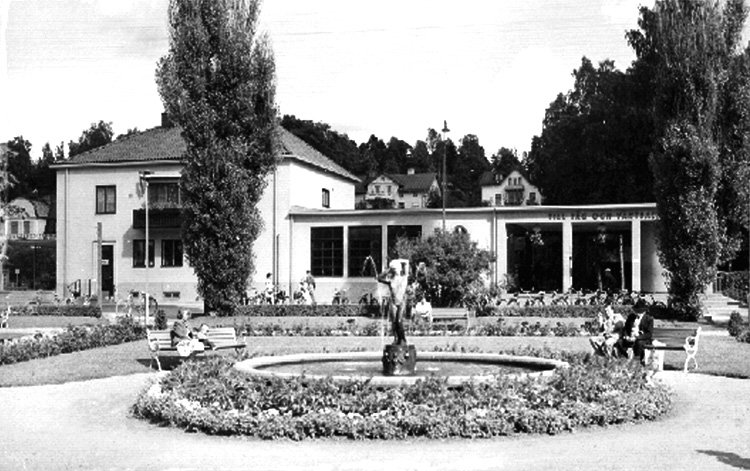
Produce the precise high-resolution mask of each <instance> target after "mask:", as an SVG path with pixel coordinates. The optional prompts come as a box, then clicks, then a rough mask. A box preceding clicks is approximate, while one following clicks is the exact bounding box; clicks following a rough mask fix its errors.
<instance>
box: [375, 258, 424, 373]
mask: <svg viewBox="0 0 750 471" xmlns="http://www.w3.org/2000/svg"><path fill="white" fill-rule="evenodd" d="M408 265H409V262H408V261H407V260H393V261H391V263H389V264H388V270H386V271H385V272H383V273H381V274H380V275H378V282H379V283H383V284H385V285H387V286H388V292H389V295H390V296H389V298H388V305H387V309H388V318H389V319H390V321H391V333H392V334H393V344H391V345H386V346H385V348H384V349H383V374H384V375H385V376H398V375H413V374H414V371H415V368H416V362H417V350H416V348H415V347H414V345H407V342H406V334H405V333H404V316H405V314H406V302H407V299H406V289H407V287H408V276H407V273H408Z"/></svg>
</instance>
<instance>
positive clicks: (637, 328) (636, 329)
mask: <svg viewBox="0 0 750 471" xmlns="http://www.w3.org/2000/svg"><path fill="white" fill-rule="evenodd" d="M633 311H634V312H633V313H632V314H631V315H629V316H628V319H627V320H626V321H625V327H624V328H623V336H622V337H621V338H620V342H619V343H618V347H619V348H620V351H621V352H622V353H623V355H625V356H627V352H628V350H629V349H631V348H632V349H633V356H634V357H635V358H638V360H639V361H640V362H641V364H644V362H645V353H646V346H647V345H650V344H651V340H652V338H653V333H654V318H653V317H651V316H650V315H649V314H648V313H647V312H646V311H648V306H647V305H646V302H645V301H644V300H642V299H641V300H639V301H638V302H637V303H636V304H635V306H633Z"/></svg>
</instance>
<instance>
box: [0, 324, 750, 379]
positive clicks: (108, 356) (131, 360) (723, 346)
mask: <svg viewBox="0 0 750 471" xmlns="http://www.w3.org/2000/svg"><path fill="white" fill-rule="evenodd" d="M28 319H29V320H23V322H24V323H26V322H29V323H31V324H36V325H30V326H29V327H54V326H57V325H51V324H55V323H56V322H58V321H60V320H62V321H67V322H63V323H62V324H60V325H59V326H64V325H67V323H72V324H76V325H77V324H80V323H87V322H90V321H92V319H89V318H85V319H86V321H84V319H82V318H66V319H61V318H56V319H54V320H50V319H47V318H40V317H33V318H28ZM17 320H18V321H19V322H20V321H21V320H22V318H21V317H19V318H17ZM34 320H35V322H34ZM525 320H527V321H529V322H536V320H532V319H525ZM94 321H96V320H94ZM204 321H205V322H207V323H210V324H211V325H219V324H222V325H232V324H233V323H234V320H229V319H217V318H196V319H194V320H193V323H194V324H198V323H200V322H204ZM253 321H256V319H253ZM481 321H483V322H484V321H485V320H481ZM513 321H514V322H521V321H523V319H514V320H513ZM257 322H258V323H284V324H287V323H288V324H289V325H294V324H295V323H300V322H302V323H308V324H309V325H311V326H313V325H314V326H325V325H333V326H336V325H339V324H341V323H345V318H338V319H337V318H258V319H257ZM356 322H372V320H371V319H363V318H357V319H356ZM492 322H494V320H492ZM541 322H543V323H544V322H552V323H553V324H554V323H555V322H574V323H581V322H582V320H581V319H559V320H557V319H555V320H542V321H541ZM40 324H41V325H40ZM707 330H708V329H707ZM388 341H389V338H388V337H386V338H385V339H381V338H380V337H248V338H247V343H248V353H250V354H252V355H279V354H286V353H301V352H322V351H332V352H333V351H353V350H380V349H381V348H382V345H383V342H388ZM409 341H410V342H411V343H413V344H414V345H416V347H417V350H418V351H419V350H422V351H427V350H432V349H435V348H457V349H466V350H472V351H483V352H497V351H500V350H510V349H514V348H519V347H523V346H531V347H537V348H541V347H545V346H546V347H549V348H551V349H560V350H571V351H588V349H589V346H588V341H587V338H586V337H564V338H559V337H470V336H447V337H443V336H440V337H413V338H411V339H409ZM211 354H212V355H213V354H222V355H226V354H229V353H227V352H224V353H211ZM684 358H685V356H684V354H682V353H680V352H666V356H665V368H666V369H671V370H681V369H682V366H683V361H684ZM697 359H698V365H699V368H698V372H699V373H704V374H712V375H721V376H732V377H740V378H750V344H746V343H738V342H737V341H735V339H734V338H731V337H728V336H725V335H705V336H703V337H702V338H701V344H700V349H699V352H698V355H697ZM149 360H150V356H149V352H148V347H147V345H146V341H145V340H142V341H138V342H131V343H127V344H121V345H115V346H110V347H104V348H97V349H93V350H87V351H82V352H76V353H70V354H64V355H59V356H55V357H50V358H44V359H39V360H32V361H28V362H23V363H18V364H15V365H5V366H1V367H0V387H8V386H28V385H39V384H58V383H65V382H69V381H82V380H87V379H93V378H103V377H110V376H120V375H129V374H135V373H148V372H153V371H155V370H154V368H155V366H154V367H152V368H150V367H149ZM174 364H175V359H174V357H173V356H171V358H169V359H167V360H166V361H162V366H164V367H165V368H169V367H170V366H173V365H174Z"/></svg>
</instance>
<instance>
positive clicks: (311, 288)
mask: <svg viewBox="0 0 750 471" xmlns="http://www.w3.org/2000/svg"><path fill="white" fill-rule="evenodd" d="M305 283H306V284H307V293H308V294H309V296H310V303H311V304H312V305H313V306H315V288H316V286H315V278H314V277H313V276H312V273H311V272H310V270H307V272H306V273H305Z"/></svg>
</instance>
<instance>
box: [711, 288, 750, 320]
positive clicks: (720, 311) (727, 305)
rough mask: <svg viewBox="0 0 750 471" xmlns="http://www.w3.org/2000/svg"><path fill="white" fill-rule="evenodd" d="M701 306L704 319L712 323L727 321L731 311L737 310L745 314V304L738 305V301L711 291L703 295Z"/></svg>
mask: <svg viewBox="0 0 750 471" xmlns="http://www.w3.org/2000/svg"><path fill="white" fill-rule="evenodd" d="M702 301H703V306H704V307H705V314H704V315H703V318H704V319H705V320H706V321H709V322H714V323H725V322H729V316H730V315H731V314H732V313H733V312H739V313H740V314H742V315H743V316H747V306H742V307H740V302H739V301H736V300H734V299H732V298H730V297H728V296H724V295H723V294H721V293H711V294H707V295H705V296H704V297H703V299H702Z"/></svg>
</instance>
